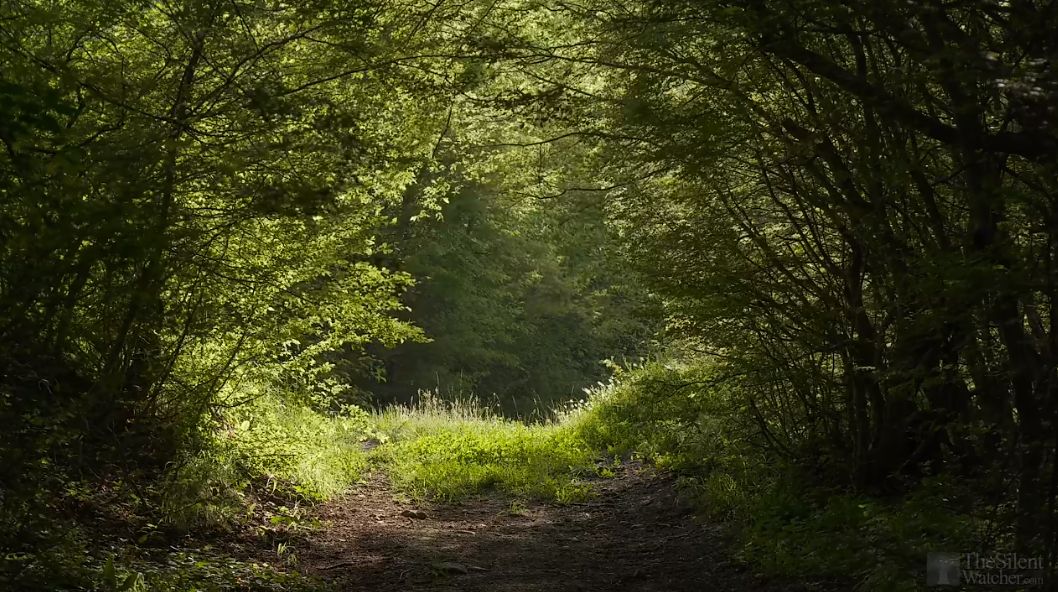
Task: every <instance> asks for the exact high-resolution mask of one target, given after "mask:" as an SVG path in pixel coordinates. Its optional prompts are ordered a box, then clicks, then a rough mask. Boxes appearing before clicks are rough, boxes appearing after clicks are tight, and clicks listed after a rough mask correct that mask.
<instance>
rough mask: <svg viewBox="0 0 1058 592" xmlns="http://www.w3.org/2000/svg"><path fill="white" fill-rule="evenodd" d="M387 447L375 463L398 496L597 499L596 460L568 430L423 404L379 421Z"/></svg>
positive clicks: (465, 405) (462, 407) (459, 406)
mask: <svg viewBox="0 0 1058 592" xmlns="http://www.w3.org/2000/svg"><path fill="white" fill-rule="evenodd" d="M376 422H377V424H376V425H377V431H378V433H379V434H381V436H382V438H383V439H385V440H386V442H387V443H386V444H385V445H383V446H381V447H379V448H378V450H377V451H376V453H375V455H376V460H377V462H378V464H379V466H380V467H382V469H383V470H384V471H385V472H386V474H387V475H388V476H389V479H390V481H391V483H393V485H394V487H396V488H397V489H398V490H400V491H402V492H404V493H407V494H409V495H411V496H413V497H432V498H438V499H446V500H451V499H456V498H459V497H463V496H466V495H469V494H472V493H477V492H480V491H484V490H490V489H495V490H498V491H501V492H504V493H506V494H510V495H513V496H516V497H526V498H536V499H548V500H554V501H558V502H572V501H577V500H581V499H584V498H585V497H587V496H588V495H590V492H591V486H590V484H589V483H588V482H587V481H586V478H588V477H591V476H594V475H595V463H594V460H595V458H596V457H597V454H596V453H595V451H594V450H592V449H591V447H590V446H588V444H587V443H586V442H585V441H584V440H583V439H582V438H581V437H580V436H579V434H578V433H577V431H576V430H575V429H573V428H572V427H571V426H570V425H567V424H564V423H560V422H549V423H537V424H531V425H527V424H524V423H521V422H516V421H511V420H507V419H503V418H500V417H496V416H494V415H492V414H490V413H489V412H487V411H486V410H483V409H482V408H481V407H480V406H478V405H477V404H476V403H475V402H473V401H460V402H456V403H447V404H446V403H443V402H440V401H437V400H435V399H432V398H429V397H425V398H423V399H422V401H421V402H420V403H419V404H417V405H414V406H406V407H392V408H389V409H387V410H385V411H383V412H382V413H380V414H379V415H378V416H377V417H376Z"/></svg>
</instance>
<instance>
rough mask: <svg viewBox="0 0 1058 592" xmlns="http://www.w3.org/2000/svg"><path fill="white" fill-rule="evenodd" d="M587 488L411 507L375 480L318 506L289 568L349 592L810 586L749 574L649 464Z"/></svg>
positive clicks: (788, 589)
mask: <svg viewBox="0 0 1058 592" xmlns="http://www.w3.org/2000/svg"><path fill="white" fill-rule="evenodd" d="M598 489H599V495H598V496H597V497H595V498H594V499H593V500H592V501H590V502H587V503H584V504H576V505H570V506H556V505H550V504H530V505H527V506H519V505H517V504H515V505H514V506H512V504H511V502H510V501H509V500H505V499H503V498H502V497H501V496H479V497H475V498H471V499H467V500H464V501H462V502H458V503H453V504H444V505H441V504H438V505H432V506H429V505H427V506H423V505H412V504H405V503H401V502H399V501H397V500H395V499H394V495H393V493H392V492H391V491H390V490H389V489H387V487H386V485H385V483H383V482H381V481H376V482H373V483H371V484H369V485H366V486H364V487H362V488H360V489H358V490H357V491H356V492H353V493H350V494H348V495H346V496H345V497H344V498H342V499H340V500H337V501H335V502H333V503H330V504H328V505H326V506H324V507H323V508H322V509H321V512H320V513H321V515H320V517H321V518H322V519H323V520H324V521H325V522H326V523H327V524H328V525H329V526H328V527H327V528H326V529H324V530H323V531H322V532H319V533H316V536H314V537H312V538H311V539H309V540H306V541H304V543H303V545H300V547H301V548H300V549H299V556H300V562H301V566H302V568H303V569H304V570H305V571H306V572H308V573H311V574H313V575H316V576H319V577H321V578H323V579H325V580H328V581H330V582H332V583H335V584H337V588H338V589H339V590H343V591H350V592H354V591H358V590H364V591H372V592H388V591H396V590H438V591H441V590H460V591H468V592H477V591H481V592H484V591H486V590H487V591H489V592H545V591H546V592H564V591H601V590H622V591H626V590H627V591H643V592H654V591H657V592H661V591H666V592H669V591H673V592H678V591H691V590H693V591H695V592H698V591H703V590H713V591H718V592H723V591H735V590H739V591H742V590H747V591H775V592H778V591H783V592H792V591H795V590H808V589H812V588H806V587H805V586H803V585H792V584H789V583H785V582H776V581H770V582H769V581H765V580H763V579H761V578H759V577H756V576H754V575H753V574H752V573H750V572H749V571H748V570H747V569H746V568H745V567H744V566H742V565H740V564H739V563H738V562H736V561H734V560H733V559H732V556H731V551H730V540H729V539H728V538H727V537H725V535H724V533H723V531H722V529H721V528H719V527H717V526H715V525H710V524H708V523H704V522H701V521H699V520H697V519H696V518H695V517H694V515H693V512H692V510H691V508H690V506H689V505H688V504H687V503H686V502H684V501H682V500H681V499H680V498H679V496H677V495H676V493H675V490H674V487H673V483H672V481H671V479H668V478H666V477H664V476H661V475H659V474H657V473H656V472H655V471H653V470H651V469H648V468H644V467H641V466H638V465H628V466H626V467H624V468H623V469H622V470H620V471H619V473H618V475H617V476H616V477H615V478H613V479H606V480H600V481H599V482H598ZM420 512H424V513H425V514H423V513H420Z"/></svg>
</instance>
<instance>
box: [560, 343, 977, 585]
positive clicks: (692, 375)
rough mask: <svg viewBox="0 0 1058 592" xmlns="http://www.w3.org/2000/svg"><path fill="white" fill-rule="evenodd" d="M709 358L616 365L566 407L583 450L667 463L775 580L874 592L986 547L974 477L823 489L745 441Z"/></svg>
mask: <svg viewBox="0 0 1058 592" xmlns="http://www.w3.org/2000/svg"><path fill="white" fill-rule="evenodd" d="M718 376H719V373H718V370H717V369H716V368H713V367H709V366H677V365H668V366H666V365H664V364H660V363H651V364H647V365H644V366H641V367H639V368H634V369H632V370H627V371H623V372H621V373H620V374H619V375H618V376H617V377H616V378H615V379H614V380H613V381H611V382H610V383H609V384H605V385H600V386H599V387H598V388H596V389H594V390H593V391H592V392H591V393H590V395H589V397H588V400H587V401H586V402H585V403H584V404H582V405H580V406H579V407H577V408H576V409H574V410H573V411H572V412H571V413H570V414H569V422H570V425H571V426H573V427H574V429H575V431H576V433H577V434H578V436H579V437H580V438H582V439H583V440H584V441H586V442H588V443H589V444H590V445H591V446H594V447H600V448H604V449H609V450H610V451H611V452H613V453H617V454H628V453H637V454H640V455H642V456H643V457H645V458H647V459H648V460H651V461H654V462H656V463H657V464H659V465H662V466H664V467H668V468H670V469H672V470H673V471H675V472H676V473H677V474H678V475H679V480H680V484H681V485H682V486H683V487H684V488H685V489H686V490H688V491H690V492H691V493H692V494H693V497H694V498H695V499H697V500H698V502H699V504H700V507H701V509H702V510H703V511H704V512H706V513H708V514H710V515H712V516H714V517H719V518H723V519H726V520H730V521H731V523H732V524H733V526H735V527H736V529H737V530H738V532H739V533H740V535H741V541H742V547H741V556H742V558H743V559H745V560H746V561H747V562H749V563H752V564H754V565H755V566H756V567H757V569H759V570H760V571H763V572H765V573H768V574H770V575H775V576H785V577H797V578H800V579H806V578H807V579H813V578H833V579H838V580H841V581H854V582H856V583H858V586H859V589H861V590H871V591H878V592H897V591H903V590H913V589H917V587H918V586H919V585H920V584H921V582H923V581H924V577H925V576H924V573H923V563H924V559H925V555H926V553H927V552H928V551H937V550H945V549H949V550H960V549H963V550H965V549H987V548H988V543H987V542H986V541H985V537H984V532H985V530H986V528H987V527H988V526H989V524H990V522H989V520H988V519H986V516H987V515H988V513H989V512H990V511H991V510H994V508H988V507H984V506H983V504H982V503H981V502H980V495H979V493H978V492H975V491H974V490H973V489H972V485H973V484H972V483H969V484H961V485H960V484H959V483H958V482H956V481H954V480H953V479H951V478H949V477H945V476H938V477H934V478H931V479H927V480H925V481H923V482H922V483H921V485H920V486H918V487H916V488H914V489H913V490H912V491H911V493H909V494H907V495H905V496H902V497H899V498H895V499H882V498H877V497H872V496H868V495H863V494H856V493H852V492H848V491H845V490H842V489H840V488H837V487H834V486H830V485H828V483H827V481H825V480H820V479H819V478H818V476H817V475H815V474H814V473H813V472H812V470H813V469H812V468H811V467H807V466H802V465H798V464H795V463H793V462H791V461H789V460H788V459H781V458H777V457H776V455H775V454H773V453H770V452H768V450H767V449H765V448H763V447H758V446H754V445H753V442H755V441H756V440H755V435H754V434H753V433H752V429H753V428H752V425H751V424H747V422H746V421H745V420H744V417H740V415H739V414H740V413H744V412H745V410H744V409H741V408H740V407H739V406H738V404H737V398H736V397H734V396H733V395H734V394H735V393H736V391H735V390H734V388H737V387H734V388H733V387H732V386H731V385H730V384H726V383H724V382H723V381H720V380H718Z"/></svg>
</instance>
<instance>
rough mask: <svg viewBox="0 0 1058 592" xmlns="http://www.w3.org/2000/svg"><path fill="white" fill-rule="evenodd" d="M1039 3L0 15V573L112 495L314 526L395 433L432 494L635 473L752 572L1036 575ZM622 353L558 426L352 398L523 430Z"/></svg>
mask: <svg viewBox="0 0 1058 592" xmlns="http://www.w3.org/2000/svg"><path fill="white" fill-rule="evenodd" d="M1055 6H1056V5H1054V4H1052V3H1045V2H1039V1H1034V0H1010V1H999V0H980V1H951V2H902V1H901V2H896V1H892V0H845V1H841V2H827V1H822V0H716V1H690V0H665V1H660V0H620V1H611V0H607V1H601V0H583V1H581V2H576V3H569V2H547V1H542V0H498V1H497V0H468V1H465V2H460V3H448V2H443V1H439V2H426V1H419V0H355V1H338V0H308V1H305V2H300V3H287V2H283V1H280V0H254V1H249V0H224V1H221V0H207V1H204V2H179V1H177V2H141V1H138V0H128V1H125V0H122V1H115V2H111V1H102V0H85V1H78V2H69V1H63V0H57V1H43V0H18V1H14V2H7V3H4V4H3V5H2V6H0V526H3V530H4V533H3V534H2V535H0V547H3V548H5V549H11V550H13V551H14V552H15V554H16V555H17V553H19V552H24V551H25V552H28V551H31V550H33V549H40V548H43V547H44V546H46V545H48V544H50V543H46V542H45V540H46V539H47V537H49V536H51V535H50V534H47V533H49V532H50V531H49V530H48V528H46V526H47V524H49V523H52V522H54V521H55V514H56V513H57V512H59V511H60V509H61V508H63V507H66V506H64V505H63V504H64V503H67V502H69V501H70V500H71V499H72V500H76V499H79V497H78V495H76V494H75V493H71V492H72V491H80V490H83V489H85V488H91V487H94V486H95V485H98V484H108V486H112V487H115V488H118V489H121V488H124V487H129V488H131V489H133V490H136V492H135V494H132V497H133V498H135V499H136V500H137V502H136V503H140V504H141V505H143V506H149V507H152V508H155V509H158V508H169V509H165V510H163V512H164V513H166V514H168V515H169V518H170V519H171V521H172V522H174V523H175V522H181V523H184V525H185V527H191V525H192V524H194V523H196V521H197V522H217V521H213V520H203V519H202V515H203V514H201V513H196V512H198V509H201V510H202V511H203V512H205V514H209V512H211V511H213V510H215V509H216V507H220V506H219V505H216V504H214V505H211V504H210V503H208V502H204V501H203V499H204V498H209V497H210V496H212V495H213V494H215V493H217V492H224V493H223V495H220V494H219V493H217V495H218V496H219V497H222V498H224V499H229V500H233V501H232V503H231V507H232V508H238V507H240V506H239V504H240V503H241V502H239V501H238V499H239V496H240V495H242V490H245V489H246V488H251V489H252V488H253V483H254V482H255V481H254V480H255V479H257V478H259V477H262V476H266V479H267V480H268V482H270V483H273V484H275V483H277V482H280V481H281V482H283V483H284V484H285V485H284V487H286V486H290V489H291V491H292V495H295V496H301V497H303V498H306V499H307V498H314V497H320V496H326V495H329V494H333V493H335V492H337V491H340V490H341V489H342V488H344V487H346V486H348V485H349V484H351V483H352V482H353V481H355V479H356V478H358V476H359V475H360V473H361V471H362V470H363V469H364V468H365V467H366V466H367V464H366V463H367V461H365V460H364V457H363V454H361V453H362V451H361V450H359V448H360V444H359V440H360V439H362V438H374V439H376V440H378V441H385V440H386V439H387V438H391V437H392V438H393V439H394V442H389V443H386V442H383V446H384V447H385V448H384V450H383V451H382V452H379V453H378V457H379V458H381V459H387V460H385V461H379V462H381V463H383V464H385V465H386V466H388V467H389V469H388V470H390V471H391V472H394V473H395V479H394V481H395V482H397V483H402V482H403V483H405V487H407V488H408V489H409V490H414V491H416V492H417V493H420V494H423V493H428V491H429V490H433V491H434V492H435V493H437V492H438V490H439V489H440V490H441V491H440V493H441V494H442V495H449V496H451V495H456V494H458V493H461V492H465V491H469V490H471V489H474V488H476V487H483V486H489V485H497V486H499V487H501V488H506V489H507V490H508V491H513V492H515V493H518V492H522V493H525V492H535V493H537V494H543V495H551V496H555V497H558V498H561V499H566V500H571V499H575V498H577V497H579V496H580V495H582V494H583V493H584V492H583V491H582V490H581V489H580V485H579V483H578V482H577V480H576V475H577V474H579V472H580V471H587V470H588V469H587V468H586V467H589V466H590V464H591V463H590V456H591V454H590V452H589V450H590V448H591V447H595V448H610V449H611V450H613V451H619V452H627V451H629V450H638V451H639V452H640V453H642V454H644V455H646V456H648V457H650V458H652V459H653V460H654V461H655V462H658V463H661V464H668V465H670V466H672V467H673V468H675V469H677V470H679V471H682V472H684V473H685V474H686V475H687V476H688V478H689V482H690V483H692V484H694V485H693V486H694V487H698V488H699V489H700V490H701V491H702V492H703V493H704V495H706V496H707V497H710V498H711V499H714V500H721V503H719V504H718V507H721V508H725V507H726V508H728V510H727V511H726V514H727V516H728V517H734V518H738V519H739V520H741V521H742V522H744V523H747V524H749V527H748V530H747V532H748V539H747V541H748V543H747V544H748V545H749V546H750V547H754V546H756V547H754V548H762V547H767V546H768V545H769V544H770V543H774V542H775V541H785V540H787V539H786V538H783V537H784V536H791V537H801V538H802V539H804V540H808V539H809V538H810V537H811V536H812V533H813V532H816V533H817V534H818V532H825V531H827V530H828V529H830V531H831V532H833V531H834V529H833V528H832V527H833V526H834V525H835V524H837V523H844V524H846V525H848V524H860V525H862V527H863V528H865V529H867V530H869V531H870V532H871V533H872V535H871V536H872V537H874V538H870V539H868V546H863V547H857V548H856V550H855V551H853V552H852V555H850V556H849V557H848V558H847V559H848V564H849V566H851V565H852V564H853V563H855V562H856V561H865V560H868V559H865V558H869V557H872V556H877V555H879V554H880V553H883V551H881V550H880V549H883V548H888V549H890V550H892V549H893V548H894V547H898V546H899V544H900V543H899V541H901V540H902V539H906V538H907V537H910V536H912V535H911V534H908V533H911V532H912V531H914V532H915V533H916V534H914V535H913V536H915V537H919V538H917V539H916V542H915V543H914V544H909V545H908V547H907V548H909V549H911V548H913V549H914V550H915V552H916V553H917V552H918V551H920V550H928V548H929V545H932V544H934V542H935V541H942V542H949V543H951V544H955V543H959V544H973V545H977V548H980V549H984V548H997V549H999V548H1016V549H1019V550H1024V551H1033V552H1035V553H1046V554H1047V555H1048V561H1050V562H1051V563H1052V564H1053V563H1054V557H1055V554H1056V553H1058V519H1056V508H1055V501H1056V499H1058V464H1056V463H1058V430H1056V426H1058V311H1056V306H1058V269H1056V268H1055V265H1056V264H1055V261H1056V260H1058V198H1056V196H1058V187H1056V185H1055V183H1056V181H1055V179H1056V178H1058V175H1056V173H1058V130H1056V127H1055V126H1056V125H1058V75H1056V74H1055V71H1054V66H1053V65H1054V63H1055V61H1056V59H1058V56H1056V52H1058V47H1056V46H1055V38H1054V34H1053V32H1054V30H1056V29H1058V8H1056V7H1055ZM659 328H660V329H663V330H660V331H659V330H658V329H659ZM646 354H653V355H656V356H660V358H661V360H662V361H663V362H664V363H666V364H668V366H666V365H664V364H660V365H659V364H653V365H647V366H645V367H644V368H641V369H639V370H636V371H635V372H633V373H631V374H621V376H620V377H618V379H617V382H615V383H613V384H612V385H611V386H610V387H607V388H603V389H597V390H596V391H595V393H596V394H595V395H594V399H593V400H592V401H589V402H588V403H587V404H586V406H585V407H582V408H580V409H579V410H578V411H576V412H574V413H573V414H572V415H570V416H566V418H567V422H568V423H567V424H565V427H562V428H561V429H559V428H557V427H555V426H553V425H534V426H531V427H519V426H518V425H517V424H514V423H510V422H506V421H499V420H495V421H492V420H484V419H482V420H481V421H480V422H479V421H477V420H474V421H470V420H469V419H467V421H465V422H463V423H460V421H457V420H456V419H455V418H452V417H449V416H447V415H445V414H443V413H442V414H440V415H438V416H439V417H448V418H449V419H450V420H451V424H452V425H448V426H440V427H438V426H435V427H436V429H434V430H433V431H432V432H430V433H423V434H414V435H413V436H412V437H404V436H398V435H396V432H399V431H400V430H396V431H394V429H391V428H393V425H391V424H392V422H390V423H387V421H389V420H386V419H385V418H386V417H387V416H386V414H385V413H382V415H381V416H379V417H380V418H381V419H377V422H376V423H377V425H374V427H372V421H375V420H371V419H370V418H369V416H368V415H367V414H366V413H365V412H364V411H361V410H360V409H358V408H355V407H351V406H350V404H352V403H357V404H362V403H375V404H382V403H386V402H390V401H410V400H413V399H415V398H416V397H418V396H420V395H419V393H420V391H426V390H435V391H437V392H438V394H439V395H440V396H441V397H447V398H452V397H457V396H459V397H462V396H470V395H476V396H478V397H479V398H480V399H481V400H482V401H485V402H486V403H488V402H490V401H493V400H496V401H498V402H499V404H500V407H501V409H502V410H503V411H504V412H506V413H507V414H509V415H518V416H522V417H530V416H537V415H539V411H540V410H541V409H542V408H554V407H558V406H561V405H562V404H563V403H565V402H567V401H570V400H572V399H576V398H578V397H579V395H580V392H581V389H582V388H583V387H585V386H586V385H589V384H592V383H593V382H596V381H600V380H605V379H606V375H607V372H608V368H609V369H610V370H614V369H618V370H617V371H618V372H619V373H620V372H623V371H621V370H619V367H620V364H619V363H618V364H615V363H613V362H612V361H611V362H610V363H609V364H604V361H606V360H618V361H619V362H621V361H622V360H623V359H625V358H629V359H634V358H638V357H640V356H644V355H646ZM622 380H624V381H627V382H621V381H622ZM328 414H329V415H328ZM390 419H392V416H390ZM464 419H466V418H464ZM408 421H411V420H408ZM380 426H381V427H380ZM387 430H388V431H387ZM571 430H572V431H571ZM390 432H394V433H393V434H390ZM405 436H406V435H405ZM402 437H404V439H403V440H401V438H402ZM548 451H551V452H548ZM387 455H388V456H387ZM291 459H297V460H296V461H295V460H291ZM734 459H751V460H752V463H753V465H752V467H750V466H747V465H746V464H745V462H746V461H745V460H744V461H742V462H741V464H740V463H739V461H737V460H734ZM387 463H388V464H387ZM516 466H517V468H514V467H516ZM754 468H755V469H754ZM752 470H756V471H758V472H762V471H767V472H768V474H769V475H781V476H782V477H781V478H780V477H776V478H774V479H768V480H758V481H757V482H756V484H755V485H754V486H750V485H749V484H751V483H752V482H753V481H754V480H753V478H752V477H751V476H750V475H751V474H752ZM222 475H224V476H222ZM402 479H403V481H402ZM412 483H414V484H416V485H415V486H412V485H410V484H412ZM420 483H422V484H423V485H422V486H419V485H417V484H420ZM430 483H433V484H435V485H436V487H430V486H428V485H429V484H430ZM144 484H146V485H144ZM440 484H444V486H445V487H447V489H444V488H443V487H440ZM956 484H958V485H956ZM941 492H949V493H950V495H947V496H946V494H942V493H941ZM130 499H131V498H130ZM174 499H177V500H181V499H182V500H184V501H187V500H191V504H190V506H188V504H180V503H179V502H178V503H177V506H172V505H166V504H172V500H174ZM949 499H957V500H959V502H960V503H962V504H963V507H962V508H961V510H959V511H961V512H963V513H964V518H965V521H964V522H963V523H962V525H961V526H960V525H959V522H958V519H957V518H953V516H955V515H956V510H955V509H953V508H952V507H950V505H945V504H948V503H949V501H948V500H949ZM57 500H58V501H57ZM64 500H65V501H64ZM722 500H727V502H723V501H722ZM879 500H887V501H886V502H885V503H882V502H881V501H879ZM938 500H942V501H938ZM196 503H199V506H195V505H194V504H196ZM889 503H893V504H895V506H894V507H890V506H888V505H886V504H889ZM901 503H903V504H904V505H902V506H901V505H900V504H901ZM725 504H726V505H725ZM221 505H222V504H221ZM214 506H216V507H214ZM173 507H193V508H197V509H196V510H195V511H194V512H191V513H189V514H188V515H187V516H186V517H185V518H186V519H185V518H178V514H179V513H178V512H175V511H171V509H172V508H173ZM883 507H884V510H883V509H879V508H883ZM210 508H213V509H212V510H211V509H210ZM854 508H855V509H854ZM894 508H895V509H894ZM941 508H943V511H941ZM905 510H906V511H905ZM233 511H235V510H233ZM931 511H934V512H935V513H936V515H938V516H943V517H944V524H947V525H949V526H951V528H950V529H949V531H948V532H947V533H938V532H934V531H932V530H930V527H929V526H928V525H923V524H921V523H920V522H919V521H918V518H916V517H915V516H918V515H920V514H928V513H930V512H931ZM985 515H990V516H992V517H991V518H988V519H983V518H982V516H985ZM222 521H223V520H221V522H222ZM986 523H987V524H986ZM808 525H815V526H808ZM817 526H818V529H819V530H818V531H813V528H815V527H817ZM979 527H980V528H979ZM984 530H987V531H988V532H987V534H982V533H983V532H984ZM953 531H957V532H953ZM845 534H848V533H845ZM945 537H948V538H945ZM849 538H850V539H851V538H852V537H851V536H850V537H849ZM769 541H770V542H769ZM861 542H862V541H861ZM850 545H851V543H850ZM808 547H809V548H811V549H813V553H817V552H819V549H818V548H817V547H812V546H811V545H808ZM850 548H852V547H850ZM772 551H774V552H773V553H771V554H770V555H769V556H770V557H772V558H773V559H774V563H775V566H776V569H778V570H780V571H781V569H782V568H784V567H785V568H788V569H802V568H803V566H802V567H798V566H797V565H794V564H795V563H796V561H794V560H793V559H792V558H790V557H789V556H788V555H783V553H782V550H781V549H779V548H778V547H777V546H775V547H773V548H772ZM97 563H98V562H97ZM97 567H99V566H98V565H97ZM99 569H103V568H102V567H100V568H99ZM807 569H816V567H809V568H807ZM850 569H851V567H850ZM867 571H869V570H867ZM42 573H45V572H42ZM859 575H862V576H864V577H865V578H868V579H870V578H872V577H873V578H881V579H884V578H885V577H887V576H885V575H878V572H870V573H861V574H859ZM108 577H109V578H110V579H112V580H113V579H114V578H116V577H117V575H116V574H115V572H114V568H113V566H111V569H110V573H109V575H108ZM871 585H873V584H871Z"/></svg>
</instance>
